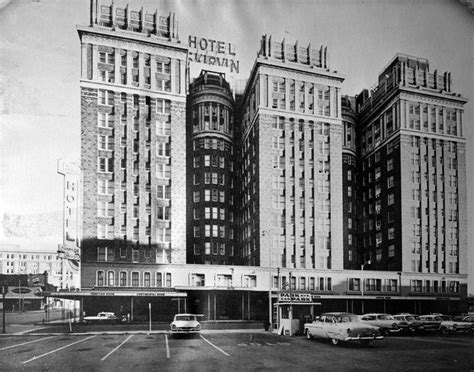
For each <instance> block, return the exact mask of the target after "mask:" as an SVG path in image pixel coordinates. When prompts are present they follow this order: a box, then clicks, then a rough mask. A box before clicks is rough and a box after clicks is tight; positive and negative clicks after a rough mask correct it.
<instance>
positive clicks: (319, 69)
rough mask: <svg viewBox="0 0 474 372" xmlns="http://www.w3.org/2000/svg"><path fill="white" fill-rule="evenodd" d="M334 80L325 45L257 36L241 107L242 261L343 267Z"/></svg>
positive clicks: (336, 76) (336, 83)
mask: <svg viewBox="0 0 474 372" xmlns="http://www.w3.org/2000/svg"><path fill="white" fill-rule="evenodd" d="M342 81H343V77H342V76H341V75H339V74H337V73H336V72H332V71H330V69H329V66H328V57H327V49H326V48H325V47H321V48H319V49H314V48H313V47H312V46H311V45H309V46H307V47H306V46H300V45H298V43H296V44H287V43H285V42H284V41H275V40H272V38H271V36H267V35H265V36H263V38H262V41H261V47H260V51H259V53H258V57H257V60H256V61H255V64H254V67H253V69H252V72H251V74H250V78H249V81H248V83H247V87H246V90H245V93H244V95H243V97H244V98H243V102H242V105H243V106H242V108H241V110H242V122H241V135H242V140H241V156H242V159H241V162H242V167H241V179H242V180H243V181H242V185H241V187H242V190H241V192H242V199H241V203H242V205H241V208H242V210H241V213H240V223H239V224H240V226H241V229H242V231H241V233H240V234H241V236H240V249H241V255H242V258H243V260H244V263H245V264H247V265H251V266H266V267H283V268H286V267H287V268H308V269H342V268H343V258H342V250H341V249H340V247H341V246H342V205H341V199H342V182H341V181H342V173H341V161H342V157H341V150H342V115H341V93H340V89H341V84H342Z"/></svg>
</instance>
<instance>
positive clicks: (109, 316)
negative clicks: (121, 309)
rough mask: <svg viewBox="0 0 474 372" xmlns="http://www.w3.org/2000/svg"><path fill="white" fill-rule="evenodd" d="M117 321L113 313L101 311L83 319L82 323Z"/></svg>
mask: <svg viewBox="0 0 474 372" xmlns="http://www.w3.org/2000/svg"><path fill="white" fill-rule="evenodd" d="M116 321H118V318H117V317H116V316H115V313H111V312H107V311H102V312H100V313H99V314H97V315H89V316H85V317H84V323H113V322H116Z"/></svg>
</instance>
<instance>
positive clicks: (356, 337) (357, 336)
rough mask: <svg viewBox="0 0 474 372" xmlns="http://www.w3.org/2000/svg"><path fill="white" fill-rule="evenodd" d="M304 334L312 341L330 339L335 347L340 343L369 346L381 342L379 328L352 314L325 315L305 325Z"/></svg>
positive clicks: (381, 337)
mask: <svg viewBox="0 0 474 372" xmlns="http://www.w3.org/2000/svg"><path fill="white" fill-rule="evenodd" d="M304 332H305V334H306V337H307V338H308V339H309V340H310V339H312V338H313V337H320V338H326V339H330V340H331V342H332V344H333V345H337V344H338V343H339V342H340V341H359V342H360V343H361V344H362V345H368V344H369V342H370V341H372V340H381V339H383V336H382V335H381V334H380V330H379V327H375V326H371V325H370V324H365V323H363V322H361V321H360V319H359V317H358V316H357V315H354V314H351V313H324V314H322V315H321V316H320V317H319V318H318V319H316V320H315V321H313V322H312V323H305V325H304Z"/></svg>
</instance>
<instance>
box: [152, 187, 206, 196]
mask: <svg viewBox="0 0 474 372" xmlns="http://www.w3.org/2000/svg"><path fill="white" fill-rule="evenodd" d="M198 195H199V191H198ZM156 197H157V198H158V199H170V198H171V187H170V186H169V185H157V186H156Z"/></svg>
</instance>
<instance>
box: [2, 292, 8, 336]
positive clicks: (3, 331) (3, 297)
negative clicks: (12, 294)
mask: <svg viewBox="0 0 474 372" xmlns="http://www.w3.org/2000/svg"><path fill="white" fill-rule="evenodd" d="M7 290H8V287H7V286H6V285H5V283H2V308H3V315H2V317H3V327H2V328H3V330H2V333H7V331H6V328H5V295H6V294H7Z"/></svg>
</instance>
